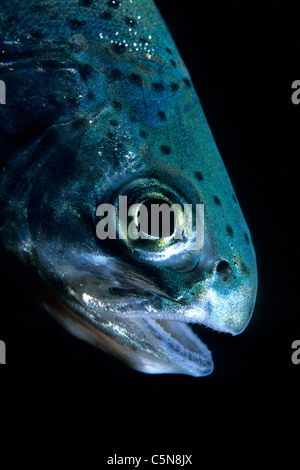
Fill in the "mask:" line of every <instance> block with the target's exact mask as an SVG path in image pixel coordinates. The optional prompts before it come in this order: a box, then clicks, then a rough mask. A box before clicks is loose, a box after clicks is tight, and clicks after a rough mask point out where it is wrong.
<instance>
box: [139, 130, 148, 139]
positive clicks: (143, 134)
mask: <svg viewBox="0 0 300 470" xmlns="http://www.w3.org/2000/svg"><path fill="white" fill-rule="evenodd" d="M140 136H141V137H143V139H145V138H146V137H147V133H146V132H145V131H143V130H141V131H140Z"/></svg>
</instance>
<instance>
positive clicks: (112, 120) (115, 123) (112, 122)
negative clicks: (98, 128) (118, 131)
mask: <svg viewBox="0 0 300 470" xmlns="http://www.w3.org/2000/svg"><path fill="white" fill-rule="evenodd" d="M109 124H110V125H111V126H113V127H117V126H118V125H119V123H118V121H116V120H115V119H111V120H110V121H109Z"/></svg>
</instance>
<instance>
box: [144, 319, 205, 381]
mask: <svg viewBox="0 0 300 470" xmlns="http://www.w3.org/2000/svg"><path fill="white" fill-rule="evenodd" d="M147 321H148V323H149V324H151V325H152V327H153V329H154V330H155V334H156V335H157V333H159V334H161V335H162V337H163V340H164V341H167V346H168V348H169V349H172V350H174V351H175V352H176V355H177V359H176V360H174V361H173V364H172V365H170V370H169V371H167V370H165V371H163V373H176V374H186V375H190V376H194V377H203V376H207V375H209V374H211V373H212V372H213V369H214V364H213V360H212V355H211V352H210V351H209V349H208V348H207V346H206V345H205V344H204V343H203V342H202V340H201V339H200V338H199V336H198V335H197V334H196V333H195V332H194V331H193V330H192V328H191V327H190V325H189V324H188V323H186V322H184V321H178V320H159V319H148V320H147ZM166 336H167V339H166ZM147 372H149V371H147ZM154 373H157V372H154Z"/></svg>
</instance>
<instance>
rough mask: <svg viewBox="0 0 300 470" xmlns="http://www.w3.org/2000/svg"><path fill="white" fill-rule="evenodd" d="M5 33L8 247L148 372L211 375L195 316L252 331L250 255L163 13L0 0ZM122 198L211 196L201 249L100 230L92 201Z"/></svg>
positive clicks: (127, 0)
mask: <svg viewBox="0 0 300 470" xmlns="http://www.w3.org/2000/svg"><path fill="white" fill-rule="evenodd" d="M0 42H1V44H0V79H1V81H2V83H4V84H5V87H6V104H1V106H0V122H1V135H0V140H1V164H2V167H3V170H2V174H1V195H0V198H1V209H0V211H1V231H0V233H1V243H2V250H3V252H5V253H7V254H9V256H11V257H12V259H17V260H18V262H20V264H21V265H22V266H25V268H26V271H27V272H28V273H29V272H30V273H31V276H33V278H36V279H38V280H39V281H38V282H39V283H40V284H39V285H40V287H39V288H36V294H37V296H38V298H39V300H40V301H41V302H43V305H44V306H45V307H46V308H47V309H48V311H49V312H50V313H52V314H53V315H55V317H56V318H57V319H58V320H59V321H60V322H61V323H62V324H63V325H64V326H65V327H66V328H68V329H69V330H70V331H71V332H72V333H73V334H75V335H77V336H78V337H80V338H82V339H84V340H86V341H89V342H91V343H92V344H94V345H96V346H98V347H100V348H101V349H102V350H104V351H106V352H109V353H111V354H114V355H115V356H117V357H119V358H120V359H122V360H123V361H125V362H126V363H127V364H129V365H130V366H132V367H133V368H135V369H137V370H140V371H143V372H147V373H155V374H158V373H178V374H188V375H192V376H204V375H207V374H209V373H211V372H212V370H213V361H212V357H211V353H210V351H209V350H208V348H207V346H206V345H205V344H204V343H203V342H202V341H201V339H200V338H199V337H198V335H197V334H196V333H195V332H194V331H193V329H192V328H191V325H192V324H199V325H205V326H206V327H209V328H212V329H213V330H217V331H220V332H228V333H231V334H232V335H236V334H239V333H241V332H242V331H243V330H244V329H245V327H246V326H247V324H248V322H249V320H250V318H251V315H252V311H253V308H254V304H255V298H256V290H257V271H256V260H255V252H254V248H253V245H252V241H251V235H250V233H249V230H248V227H247V225H246V222H245V220H244V217H243V214H242V212H241V209H240V207H239V204H238V201H237V199H236V196H235V194H234V191H233V188H232V186H231V183H230V180H229V177H228V175H227V172H226V170H225V167H224V165H223V162H222V160H221V157H220V155H219V152H218V149H217V147H216V144H215V141H214V138H213V136H212V134H211V131H210V129H209V126H208V124H207V121H206V119H205V116H204V114H203V111H202V108H201V105H200V103H199V99H198V97H197V95H196V92H195V90H194V87H193V84H192V82H191V78H190V76H189V73H188V71H187V69H186V67H185V65H184V63H183V61H182V59H181V57H180V55H179V53H178V51H177V49H176V46H175V44H174V42H173V40H172V38H171V36H170V33H169V31H168V29H167V27H166V25H165V23H164V21H163V20H162V18H161V16H160V14H159V12H158V10H157V8H156V6H155V5H154V3H153V2H152V1H151V0H120V1H119V0H105V1H103V0H51V1H50V0H39V1H37V0H22V1H20V0H10V1H9V2H6V1H4V0H1V2H0ZM120 196H122V197H125V196H126V198H127V199H126V200H127V201H128V204H129V205H130V206H132V205H133V207H139V205H142V204H144V205H146V206H148V207H151V206H152V205H154V203H155V204H158V203H160V204H162V203H164V204H166V205H167V206H168V207H170V206H172V205H173V204H177V205H180V207H183V206H185V205H190V206H192V207H194V206H196V205H197V204H202V205H204V244H203V246H202V245H201V246H199V247H198V249H189V246H190V245H189V244H188V241H187V240H186V239H185V238H184V236H183V237H182V238H181V239H179V238H178V239H175V238H174V237H172V236H169V237H163V236H155V237H154V236H151V233H150V234H149V233H144V235H145V237H144V238H143V239H131V238H130V239H129V238H128V237H126V236H125V237H116V238H110V237H107V239H100V238H99V237H98V236H97V231H96V227H97V224H98V223H99V220H100V219H99V216H98V215H99V214H98V213H97V208H98V207H99V206H100V205H102V204H110V205H111V207H117V204H118V201H119V198H120ZM102 215H104V214H102ZM119 218H120V209H116V219H119ZM179 219H180V220H179V222H178V220H177V223H179V224H182V225H184V224H185V223H186V219H185V218H182V217H181V218H179ZM101 220H102V219H101ZM129 220H131V219H129ZM128 223H129V222H128ZM120 226H121V225H119V227H120ZM182 228H184V227H182ZM41 292H43V295H41V296H39V294H40V293H41Z"/></svg>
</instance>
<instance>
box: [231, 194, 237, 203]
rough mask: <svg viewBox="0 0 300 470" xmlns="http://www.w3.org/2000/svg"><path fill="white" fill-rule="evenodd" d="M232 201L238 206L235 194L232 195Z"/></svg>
mask: <svg viewBox="0 0 300 470" xmlns="http://www.w3.org/2000/svg"><path fill="white" fill-rule="evenodd" d="M232 199H233V201H234V203H235V204H237V200H236V197H235V195H234V194H233V195H232Z"/></svg>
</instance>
